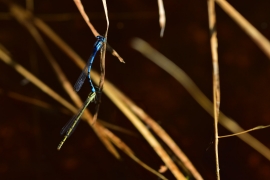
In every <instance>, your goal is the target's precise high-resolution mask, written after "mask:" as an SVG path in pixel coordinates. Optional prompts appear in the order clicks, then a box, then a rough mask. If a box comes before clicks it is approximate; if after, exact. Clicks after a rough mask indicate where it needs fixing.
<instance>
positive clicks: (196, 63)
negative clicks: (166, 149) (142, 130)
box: [0, 0, 270, 180]
mask: <svg viewBox="0 0 270 180" xmlns="http://www.w3.org/2000/svg"><path fill="white" fill-rule="evenodd" d="M13 2H14V3H17V4H18V5H20V6H22V7H24V8H25V7H27V2H26V1H25V0H16V1H13ZM29 2H30V1H28V3H29ZM31 2H33V3H34V6H33V8H32V11H33V13H34V15H35V16H37V17H39V18H40V19H42V20H43V21H45V22H46V23H47V24H48V25H49V26H50V27H51V28H52V29H53V30H54V31H55V32H56V33H57V34H58V35H59V36H60V37H61V38H63V39H64V41H66V42H67V43H68V44H69V45H70V46H71V47H72V48H73V49H74V50H75V51H76V52H77V53H78V54H79V55H80V56H81V57H82V58H83V59H85V60H87V59H88V57H89V55H90V54H91V52H92V47H93V44H94V42H95V37H94V36H93V34H92V33H91V31H90V30H89V28H88V26H87V25H86V23H85V21H84V20H83V18H82V17H81V15H80V14H79V11H78V9H77V7H76V6H75V4H74V2H73V1H72V0H70V1H63V0H62V1H51V0H46V1H45V0H39V1H31ZM31 2H30V3H31ZM229 2H230V3H231V5H232V6H234V7H235V8H236V9H237V10H238V11H239V12H240V13H241V14H242V15H243V16H244V17H245V18H246V19H247V20H248V21H249V22H251V23H252V25H254V26H255V27H256V28H257V29H258V30H259V31H260V32H261V33H262V34H263V35H264V36H265V37H266V38H268V39H270V14H269V8H270V1H265V0H257V1H240V0H234V1H229ZM82 3H83V5H84V8H85V11H86V12H87V14H88V15H89V18H90V20H91V22H92V23H93V25H94V26H95V28H96V29H97V31H98V32H99V33H100V34H104V33H105V30H106V20H105V15H104V9H103V6H102V2H101V1H86V0H83V1H82ZM107 6H108V11H109V20H110V27H109V33H108V42H109V43H110V45H111V46H112V47H113V48H114V49H115V50H116V51H117V52H118V53H119V54H120V56H121V57H122V58H123V59H124V60H125V62H126V63H125V64H123V63H120V62H119V61H118V59H117V58H115V57H114V56H112V55H111V54H110V53H107V55H106V79H108V80H109V81H111V82H112V83H113V84H114V85H115V86H117V87H118V88H119V89H120V90H122V91H123V92H124V93H125V94H126V95H127V96H128V97H130V98H131V99H132V100H133V101H134V102H135V103H136V104H138V105H139V106H140V107H141V108H143V109H144V110H145V111H146V112H147V113H148V114H149V115H150V116H151V117H152V118H153V119H155V120H156V121H157V122H158V123H159V124H160V125H161V126H162V127H163V128H164V129H165V130H166V131H167V132H168V134H169V135H170V136H171V137H172V138H173V139H174V140H175V142H176V143H177V144H178V145H179V146H180V148H181V149H182V150H183V151H184V153H185V154H186V155H187V156H188V158H189V159H190V160H191V162H192V163H193V164H194V166H195V167H196V168H197V170H198V171H199V173H200V174H201V175H202V176H203V178H204V179H209V180H212V179H215V177H216V175H215V159H214V158H215V156H214V146H213V145H210V144H211V142H212V140H213V135H214V134H213V121H214V120H213V118H212V117H211V116H210V115H209V114H208V113H207V112H206V111H205V110H204V109H203V108H201V107H200V106H199V105H198V103H197V102H195V100H194V99H193V98H192V97H191V96H190V95H189V93H188V92H187V91H186V90H185V89H184V88H183V86H182V85H181V84H179V83H178V82H177V81H176V80H175V79H173V78H172V77H171V76H170V75H168V74H167V73H166V72H165V71H163V70H162V69H160V68H159V67H157V66H156V65H155V64H153V63H152V62H150V61H149V60H148V59H146V58H145V57H144V56H142V55H141V54H140V53H138V52H137V51H135V50H133V49H132V48H131V46H130V42H131V39H132V38H133V37H139V38H142V39H144V40H145V41H147V42H149V43H150V44H151V45H152V46H153V47H154V48H156V49H157V50H158V51H160V52H161V53H162V54H164V55H165V56H166V57H168V58H169V59H171V60H172V61H173V62H174V63H176V64H177V65H178V66H179V67H180V68H182V69H183V70H184V71H185V72H186V73H187V74H188V75H189V76H190V77H191V78H192V79H193V81H194V82H195V83H196V84H197V86H198V87H199V88H200V89H201V90H202V91H203V92H204V93H205V95H206V96H207V97H208V98H209V99H212V64H211V63H212V62H211V61H212V60H211V52H210V43H209V30H208V12H207V1H201V0H193V1H188V0H164V7H165V11H166V20H167V21H166V28H165V33H164V37H163V38H160V36H159V34H160V27H159V15H158V5H157V1H134V0H133V1H122V0H116V1H107ZM30 9H31V8H30ZM216 13H217V32H218V43H219V47H218V53H219V68H220V84H221V111H223V113H225V114H226V115H227V116H229V117H231V118H233V119H234V120H235V121H236V122H237V123H238V124H239V125H240V126H241V127H242V128H244V129H250V128H253V127H255V126H258V125H268V124H270V111H269V108H270V103H269V102H270V95H269V92H270V83H269V80H270V61H269V59H268V58H267V57H266V56H265V55H264V54H263V52H262V51H261V50H260V49H259V48H258V47H257V46H256V45H255V44H254V43H253V41H252V40H251V39H250V38H249V37H248V36H247V35H246V34H245V33H244V32H243V31H242V30H241V29H240V28H239V27H238V26H237V25H236V24H235V23H234V22H233V21H232V20H231V19H230V17H228V15H227V14H226V13H224V12H223V11H222V9H220V8H219V7H218V6H216ZM44 39H45V40H46V43H47V44H48V46H49V48H50V50H51V51H52V53H53V55H54V57H55V58H56V59H57V61H58V63H59V64H60V65H61V67H62V69H63V71H64V72H65V73H66V75H67V77H68V78H69V80H70V82H71V83H72V84H73V83H75V81H76V80H77V78H78V76H79V74H80V72H81V70H80V69H79V68H77V66H75V65H74V63H73V62H72V61H71V60H70V59H69V58H68V57H67V56H66V55H65V54H64V53H63V52H62V51H61V50H59V48H58V47H57V46H55V45H54V44H53V43H52V42H51V41H50V40H48V39H47V38H46V37H45V36H44ZM0 43H1V44H2V45H3V46H4V47H5V48H6V49H7V50H8V51H9V52H10V54H11V55H12V57H13V59H14V60H15V61H17V62H18V63H20V64H21V65H23V66H24V67H25V68H26V69H28V70H29V71H31V72H32V73H33V74H35V75H36V76H37V77H38V78H40V79H41V80H42V81H43V82H45V83H46V84H47V85H49V86H50V87H51V88H52V89H54V90H55V91H56V92H58V93H59V94H60V95H61V96H63V97H65V98H66V99H67V100H68V101H69V102H71V100H70V98H69V96H68V95H67V94H66V92H65V91H64V90H63V88H62V86H61V84H60V83H59V82H58V80H57V78H56V76H55V73H54V72H53V69H52V68H51V66H50V64H49V63H48V61H47V59H46V57H45V56H44V54H43V53H42V51H41V50H40V48H39V47H38V46H37V44H36V42H35V41H34V40H33V38H32V36H31V35H30V34H29V32H28V31H27V30H26V29H25V28H24V27H23V26H21V25H20V24H19V23H18V22H17V21H16V20H15V19H14V18H13V17H12V16H10V15H9V9H8V6H7V5H6V4H5V3H3V2H1V1H0ZM93 69H95V70H97V71H99V59H98V58H96V60H95V62H94V64H93ZM89 90H90V89H89V86H87V85H84V86H83V88H82V90H81V91H80V92H79V95H80V96H81V97H82V99H85V98H86V96H87V94H88V93H89ZM10 93H18V94H20V95H24V96H27V97H32V98H35V99H39V100H41V101H44V102H46V103H49V104H50V105H51V106H52V108H49V109H48V108H41V107H38V106H34V105H31V104H29V103H26V102H23V101H20V100H16V99H14V98H11V97H10V96H9V94H10ZM62 108H63V107H62V106H61V105H60V104H59V103H58V102H56V101H55V100H53V99H52V98H50V97H49V96H48V95H46V94H44V93H43V92H42V91H40V90H39V89H38V88H36V87H35V86H34V85H33V84H31V83H29V82H28V80H26V79H24V78H23V77H22V76H21V75H19V74H18V73H17V72H15V71H14V70H13V69H12V68H11V67H9V66H7V65H6V64H4V63H3V62H2V61H1V62H0V114H1V116H0V177H1V179H40V180H42V179H86V178H90V179H93V180H94V179H134V180H135V179H136V180H138V179H142V180H144V179H158V178H157V177H156V176H154V175H153V174H151V173H150V172H148V171H146V170H145V169H143V168H142V167H141V166H139V165H138V164H137V163H135V162H134V161H133V160H131V159H130V158H129V157H128V156H126V155H125V154H124V153H122V152H121V151H119V152H120V154H121V156H122V160H120V161H119V160H117V159H115V158H114V157H113V156H112V155H111V154H110V153H109V152H108V151H107V149H106V148H105V147H104V145H103V144H102V143H101V142H100V140H99V139H98V138H97V136H96V134H95V133H94V132H93V130H92V129H91V128H90V127H89V125H88V124H86V123H85V122H82V123H80V125H79V126H78V128H77V129H76V131H75V133H74V134H73V135H72V136H71V137H70V138H69V139H68V140H67V142H66V143H65V144H64V146H63V148H62V149H61V151H57V150H56V148H57V145H58V143H59V142H60V141H61V139H62V137H60V135H59V132H60V130H61V128H62V127H63V125H65V123H66V122H67V121H68V120H69V118H70V117H71V116H72V114H71V113H68V112H69V111H68V110H65V109H62ZM91 108H92V109H91ZM90 110H91V111H92V110H93V107H91V106H90ZM99 118H100V119H102V120H104V121H106V122H109V123H112V124H115V125H117V126H120V127H123V128H125V129H127V130H130V131H132V132H134V133H135V134H136V135H135V136H131V135H128V134H124V133H121V132H117V131H113V130H112V131H113V132H114V133H115V134H116V135H118V136H119V137H120V138H121V139H122V140H123V141H124V142H125V143H126V144H127V145H129V146H130V147H131V148H132V150H133V151H134V152H135V154H136V155H137V157H139V158H140V159H141V160H142V161H144V162H145V163H146V164H148V165H149V166H150V167H152V168H154V169H156V170H158V169H159V167H160V166H161V165H163V162H162V161H161V160H160V158H159V157H158V156H157V155H156V153H155V152H154V151H153V149H152V148H151V147H150V146H149V144H148V143H147V142H146V141H145V140H144V138H143V137H142V136H141V135H140V134H139V132H138V131H137V130H136V129H135V128H134V127H133V125H132V124H131V123H130V122H129V120H128V119H127V118H126V117H125V116H124V115H123V114H122V112H121V111H120V110H118V108H117V107H116V106H115V105H114V104H113V103H112V102H111V101H110V100H109V99H108V98H107V97H106V96H105V95H104V96H103V98H102V104H101V107H100V112H99ZM219 134H220V135H227V134H230V132H229V131H227V130H225V129H224V128H223V127H222V126H219ZM251 134H252V135H253V136H254V137H255V138H257V139H258V140H260V141H261V142H262V143H263V144H265V145H266V146H267V147H269V148H270V142H269V135H270V130H269V129H263V130H259V131H254V132H251ZM219 158H220V159H219V160H220V169H221V171H220V173H221V179H226V180H229V179H230V180H239V179H260V180H266V179H270V162H269V160H267V159H266V158H264V157H263V156H262V155H260V154H259V153H258V152H257V151H255V150H254V149H253V148H251V147H250V146H248V145H247V144H246V143H244V142H243V141H241V140H240V139H239V138H237V137H231V138H225V139H221V140H220V143H219ZM164 175H165V176H166V177H167V178H169V179H174V176H173V175H172V174H171V173H170V171H167V172H165V173H164Z"/></svg>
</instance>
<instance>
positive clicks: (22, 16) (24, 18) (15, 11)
mask: <svg viewBox="0 0 270 180" xmlns="http://www.w3.org/2000/svg"><path fill="white" fill-rule="evenodd" d="M10 12H11V14H12V15H13V16H14V17H15V18H16V19H17V20H18V21H19V22H20V23H21V24H22V25H24V26H25V27H26V28H27V29H28V31H29V32H30V34H31V35H32V36H33V37H34V39H35V40H36V42H37V43H38V45H39V46H40V48H41V49H42V51H43V52H44V54H45V56H46V57H47V59H48V60H49V62H50V64H51V65H52V67H53V69H54V71H55V73H56V75H57V77H58V79H59V81H60V83H61V84H62V86H63V88H64V89H65V90H66V92H67V93H68V94H69V96H70V97H71V99H72V100H73V102H74V103H75V104H76V105H77V107H81V106H82V104H83V103H82V101H81V99H80V97H79V96H78V95H77V94H76V93H75V92H74V90H73V87H72V85H71V84H70V82H69V81H68V80H67V78H66V76H65V75H64V73H63V71H62V70H61V68H60V66H59V65H58V63H57V62H56V60H55V59H54V57H53V56H52V54H51V53H50V51H49V49H48V47H47V46H46V44H45V43H44V41H43V39H42V37H41V35H40V34H39V32H38V31H37V30H36V28H35V27H34V26H33V24H31V21H29V19H28V17H29V16H28V13H29V14H30V12H28V13H24V11H23V10H22V9H21V8H20V7H19V6H17V5H13V4H11V5H10ZM85 116H87V117H86V118H85V120H86V121H87V122H88V123H89V124H90V125H91V124H93V122H94V121H93V119H92V116H91V114H90V112H89V111H88V110H87V111H86V113H85ZM98 126H99V125H98ZM91 127H92V126H91ZM93 129H94V131H95V132H96V134H97V135H98V137H100V138H101V141H102V142H103V143H104V144H105V145H106V147H107V149H108V150H109V151H110V152H111V153H112V154H113V155H114V156H115V157H116V158H120V155H119V154H118V152H117V151H116V149H115V148H114V146H113V145H112V144H111V143H110V141H108V139H106V136H104V135H101V133H103V132H99V131H97V129H96V127H93ZM100 129H101V128H100Z"/></svg>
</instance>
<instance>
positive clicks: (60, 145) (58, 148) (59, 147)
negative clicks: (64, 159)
mask: <svg viewBox="0 0 270 180" xmlns="http://www.w3.org/2000/svg"><path fill="white" fill-rule="evenodd" d="M62 145H63V143H62V142H61V143H60V144H59V145H58V147H57V150H58V151H60V149H61V147H62Z"/></svg>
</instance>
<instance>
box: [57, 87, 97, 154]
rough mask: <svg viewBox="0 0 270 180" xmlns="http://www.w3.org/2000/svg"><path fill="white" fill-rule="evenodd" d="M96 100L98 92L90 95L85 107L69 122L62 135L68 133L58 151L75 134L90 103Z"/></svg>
mask: <svg viewBox="0 0 270 180" xmlns="http://www.w3.org/2000/svg"><path fill="white" fill-rule="evenodd" d="M95 98H96V92H91V93H89V95H88V97H87V99H86V100H85V102H84V104H83V106H82V107H81V108H80V110H79V111H78V113H77V114H76V115H74V116H73V117H72V118H71V119H70V120H69V121H68V122H67V124H66V125H65V126H64V127H63V128H62V130H61V132H60V134H61V135H63V134H64V133H66V135H65V137H64V139H63V140H62V141H61V142H60V143H59V145H58V147H57V150H60V149H61V147H62V145H63V144H64V142H65V141H66V139H67V138H68V137H69V136H71V134H72V133H73V132H74V130H75V129H76V127H77V125H78V124H79V122H80V119H81V116H82V114H83V112H84V110H85V109H86V108H87V106H88V105H89V104H90V102H92V101H93V100H95Z"/></svg>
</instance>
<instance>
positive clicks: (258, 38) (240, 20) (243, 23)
mask: <svg viewBox="0 0 270 180" xmlns="http://www.w3.org/2000/svg"><path fill="white" fill-rule="evenodd" d="M215 1H216V3H217V4H218V5H219V6H220V7H221V8H222V9H223V10H224V11H225V12H226V13H227V14H228V15H229V16H230V17H231V18H232V19H233V20H234V21H235V22H236V23H237V24H238V25H239V26H240V27H241V28H242V29H243V31H245V32H246V33H247V35H248V36H250V38H251V39H252V40H253V41H254V42H255V43H256V44H257V46H258V47H259V48H261V50H262V51H263V52H264V53H265V55H266V56H267V57H268V58H269V59H270V42H269V40H268V39H266V38H265V37H264V36H263V35H262V34H261V33H260V32H259V31H258V30H257V29H256V28H255V27H254V26H252V25H251V24H250V23H249V22H248V21H247V20H246V19H245V18H244V17H243V16H242V15H241V14H240V13H239V12H238V11H237V10H235V9H234V8H233V7H232V6H231V5H230V4H229V3H228V2H227V1H225V0H215Z"/></svg>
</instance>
